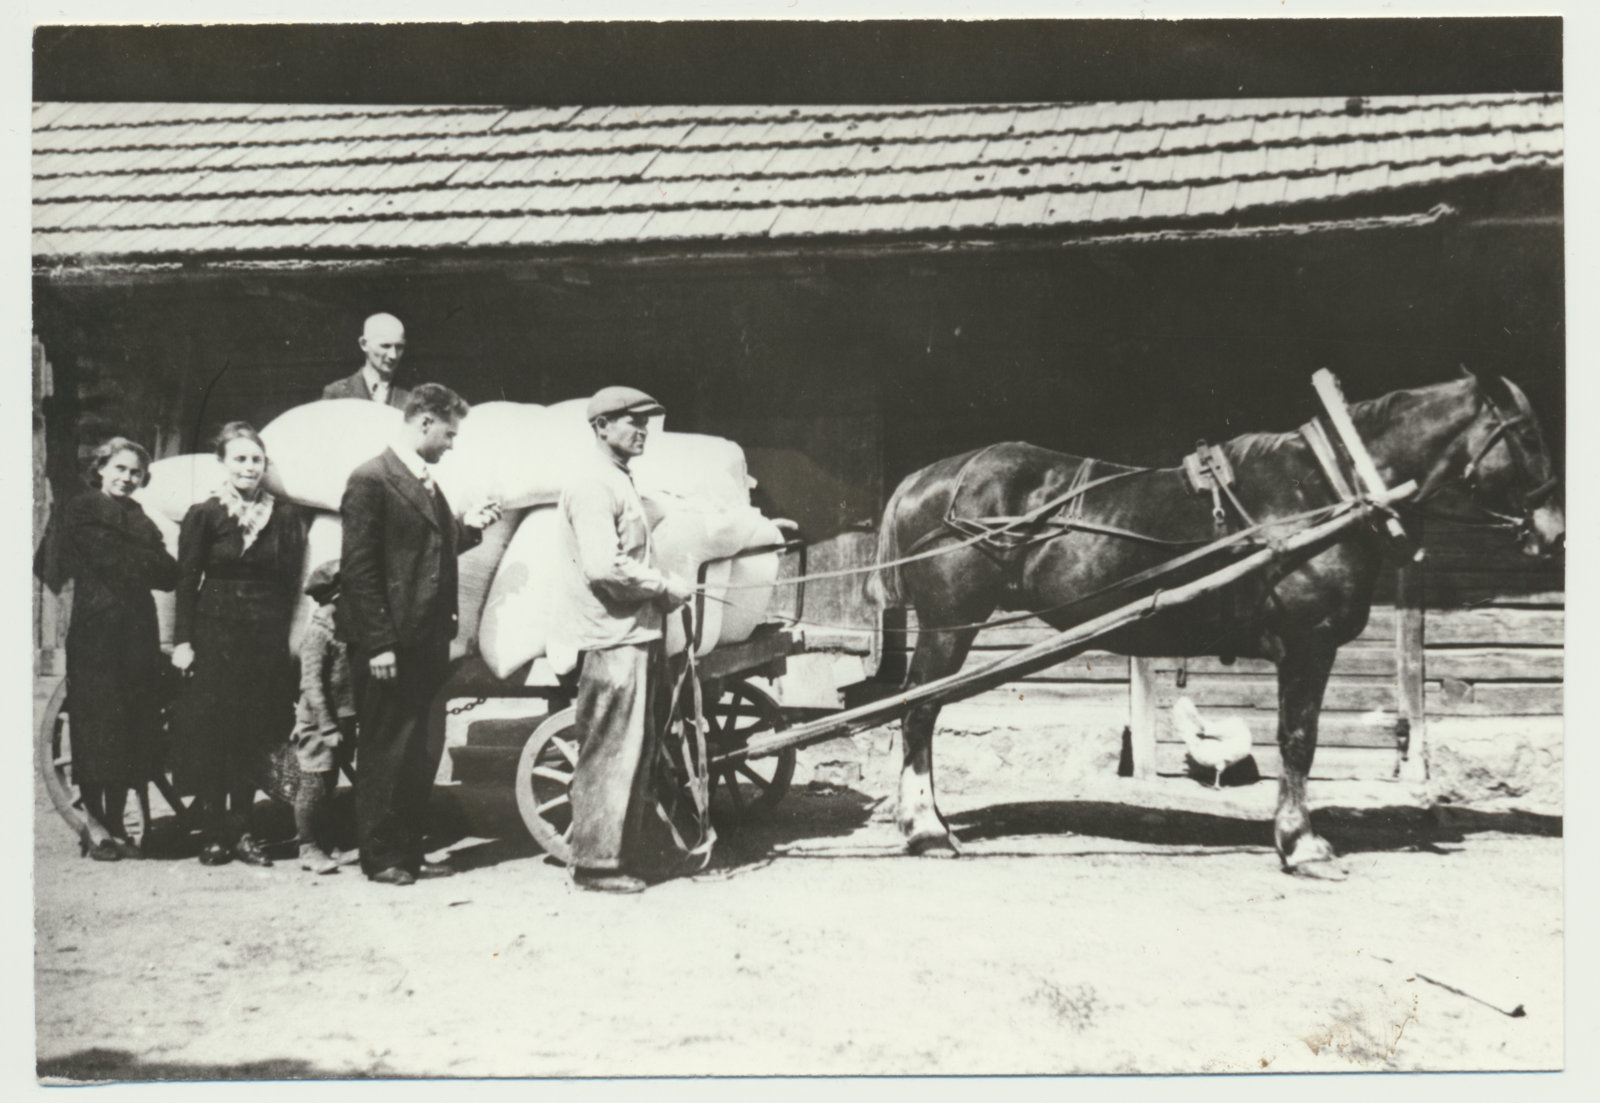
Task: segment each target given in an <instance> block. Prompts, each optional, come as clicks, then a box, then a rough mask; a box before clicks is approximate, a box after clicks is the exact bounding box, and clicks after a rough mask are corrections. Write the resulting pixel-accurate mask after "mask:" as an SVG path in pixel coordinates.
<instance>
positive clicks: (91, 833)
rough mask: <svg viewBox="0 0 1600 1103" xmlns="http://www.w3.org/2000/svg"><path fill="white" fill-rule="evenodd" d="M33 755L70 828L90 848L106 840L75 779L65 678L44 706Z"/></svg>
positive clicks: (54, 800) (48, 789) (54, 803)
mask: <svg viewBox="0 0 1600 1103" xmlns="http://www.w3.org/2000/svg"><path fill="white" fill-rule="evenodd" d="M34 755H35V757H36V758H37V759H38V762H39V773H40V774H41V775H42V776H43V778H44V787H45V791H46V792H48V793H49V794H50V803H51V804H53V805H54V806H55V809H56V812H57V813H58V814H59V815H60V816H61V818H62V819H63V820H65V821H66V822H67V826H68V827H70V828H72V831H73V833H74V834H75V835H77V836H78V838H80V839H82V840H83V841H84V843H85V844H87V845H90V846H92V845H94V843H96V842H98V841H99V840H100V839H103V838H105V835H106V832H105V830H104V829H103V828H102V827H101V826H100V825H99V824H98V823H95V821H94V819H93V818H92V817H91V816H90V815H89V814H88V813H87V812H85V811H84V808H83V801H82V799H81V798H80V797H79V795H78V786H77V784H76V783H75V782H74V781H73V778H72V721H71V717H70V716H69V715H68V713H67V680H66V679H65V678H63V679H61V681H60V682H58V683H56V690H55V692H54V693H52V694H51V695H50V702H49V703H48V704H47V705H45V707H44V718H43V720H42V721H41V722H40V724H39V735H38V738H37V740H36V741H35V744H34Z"/></svg>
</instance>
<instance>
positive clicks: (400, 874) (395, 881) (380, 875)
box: [367, 866, 417, 885]
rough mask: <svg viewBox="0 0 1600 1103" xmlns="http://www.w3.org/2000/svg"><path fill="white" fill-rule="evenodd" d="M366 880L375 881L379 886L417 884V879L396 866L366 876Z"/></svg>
mask: <svg viewBox="0 0 1600 1103" xmlns="http://www.w3.org/2000/svg"><path fill="white" fill-rule="evenodd" d="M367 880H369V881H376V882H377V883H378V884H380V885H414V884H416V883H417V879H416V878H415V877H413V876H411V873H410V871H408V870H404V869H401V868H399V867H398V866H390V867H389V868H388V869H380V870H379V871H378V872H376V873H369V874H367Z"/></svg>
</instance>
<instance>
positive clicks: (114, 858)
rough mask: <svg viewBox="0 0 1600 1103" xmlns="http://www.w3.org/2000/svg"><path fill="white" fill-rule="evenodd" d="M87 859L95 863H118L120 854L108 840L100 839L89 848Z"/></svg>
mask: <svg viewBox="0 0 1600 1103" xmlns="http://www.w3.org/2000/svg"><path fill="white" fill-rule="evenodd" d="M89 857H90V858H92V859H93V860H94V861H96V862H120V861H122V854H121V852H119V851H118V850H117V844H116V843H114V842H112V841H111V840H110V839H101V840H100V841H99V842H97V843H95V844H94V845H93V846H91V847H90V848H89Z"/></svg>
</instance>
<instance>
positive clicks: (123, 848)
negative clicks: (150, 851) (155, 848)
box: [111, 835, 144, 862]
mask: <svg viewBox="0 0 1600 1103" xmlns="http://www.w3.org/2000/svg"><path fill="white" fill-rule="evenodd" d="M111 845H112V846H114V847H116V848H117V857H119V858H127V859H129V860H130V861H135V862H142V861H144V851H142V850H140V849H139V848H138V847H137V846H135V845H134V843H133V840H132V839H122V838H118V837H117V836H115V835H113V836H112V837H111Z"/></svg>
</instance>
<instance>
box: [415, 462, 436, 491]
mask: <svg viewBox="0 0 1600 1103" xmlns="http://www.w3.org/2000/svg"><path fill="white" fill-rule="evenodd" d="M418 477H419V478H420V479H421V480H422V489H424V490H426V491H427V492H428V493H429V494H432V493H433V491H434V485H433V472H432V471H430V470H428V468H427V467H423V469H422V474H421V475H420V476H418Z"/></svg>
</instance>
